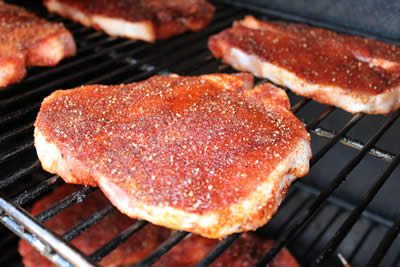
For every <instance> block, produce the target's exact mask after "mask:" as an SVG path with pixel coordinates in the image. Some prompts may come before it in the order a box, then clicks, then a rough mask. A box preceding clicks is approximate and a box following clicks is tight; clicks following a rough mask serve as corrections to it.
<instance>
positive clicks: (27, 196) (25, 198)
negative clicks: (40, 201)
mask: <svg viewBox="0 0 400 267" xmlns="http://www.w3.org/2000/svg"><path fill="white" fill-rule="evenodd" d="M58 178H59V176H58V175H54V176H52V177H50V178H49V179H47V180H45V181H43V182H41V183H40V184H39V185H37V186H35V187H34V188H33V189H31V190H26V191H25V192H23V193H22V194H19V195H18V196H17V197H16V198H14V202H15V203H16V204H17V205H20V206H23V205H24V204H26V203H28V202H29V201H31V200H33V199H35V198H37V197H38V196H39V195H41V194H42V193H43V192H46V191H48V190H49V189H50V186H52V185H54V184H55V183H56V182H57V181H58V180H59V179H58Z"/></svg>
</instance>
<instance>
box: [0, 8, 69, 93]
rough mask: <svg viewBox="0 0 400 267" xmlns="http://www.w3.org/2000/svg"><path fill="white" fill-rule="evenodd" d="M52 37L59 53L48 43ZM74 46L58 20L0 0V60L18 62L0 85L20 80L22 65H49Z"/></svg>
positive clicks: (66, 55) (22, 74)
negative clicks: (51, 21) (53, 20)
mask: <svg viewBox="0 0 400 267" xmlns="http://www.w3.org/2000/svg"><path fill="white" fill-rule="evenodd" d="M52 40H53V43H54V40H56V41H57V42H58V43H59V45H60V46H62V54H60V53H54V50H52V47H51V46H49V43H48V42H49V41H52ZM57 49H58V50H59V48H57ZM58 50H57V51H58ZM75 50H76V48H75V43H74V40H73V37H72V35H71V33H70V32H69V31H68V30H67V29H66V28H65V27H64V26H63V25H62V24H60V23H50V22H48V21H46V20H44V19H41V18H39V17H37V16H36V15H34V14H32V13H30V12H28V11H26V10H24V9H23V8H20V7H17V6H14V5H10V4H6V3H4V2H2V1H0V62H3V64H4V62H8V63H11V64H14V65H16V66H18V67H17V68H16V69H15V71H14V72H13V76H12V77H9V78H7V80H4V81H0V86H6V85H7V84H10V83H13V82H16V81H19V80H21V79H22V78H23V77H24V76H25V65H34V66H53V65H56V64H57V63H58V62H59V61H60V60H61V59H62V58H64V57H68V56H71V55H73V54H75ZM3 64H2V65H0V71H1V66H3Z"/></svg>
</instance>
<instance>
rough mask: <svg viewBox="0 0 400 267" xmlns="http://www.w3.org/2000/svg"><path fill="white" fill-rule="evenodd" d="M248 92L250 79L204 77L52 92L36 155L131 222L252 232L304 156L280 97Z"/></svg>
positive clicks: (302, 136) (304, 146)
mask: <svg viewBox="0 0 400 267" xmlns="http://www.w3.org/2000/svg"><path fill="white" fill-rule="evenodd" d="M252 87H253V79H252V76H251V75H249V74H239V75H229V74H210V75H202V76H197V77H180V76H177V75H175V76H154V77H152V78H150V79H148V80H145V81H142V82H138V83H132V84H126V85H117V86H102V85H90V86H83V87H80V88H76V89H72V90H67V91H56V92H54V93H53V94H51V95H50V96H49V97H47V98H46V99H45V100H44V101H43V103H42V106H41V109H40V112H39V114H38V117H37V119H36V122H35V146H36V150H37V153H38V156H39V159H40V161H41V163H42V166H43V168H44V169H45V170H47V171H49V172H51V173H57V174H59V175H60V176H61V177H62V178H63V179H64V180H65V181H66V182H68V183H76V184H85V185H91V186H97V185H98V186H99V187H100V188H101V190H102V191H103V192H104V193H105V195H106V196H107V197H108V198H109V199H110V201H111V202H112V203H113V204H114V205H115V206H116V207H117V208H118V209H119V210H120V211H121V212H123V213H125V214H127V215H128V216H130V217H132V218H141V219H145V220H148V221H150V222H152V223H154V224H158V225H163V226H166V227H170V228H172V229H179V230H186V231H191V232H194V233H198V234H200V235H203V236H205V237H210V238H220V237H223V236H226V235H228V234H231V233H234V232H242V231H247V230H254V229H256V228H258V227H260V226H262V225H264V224H265V223H266V222H267V221H268V220H269V219H270V218H271V216H272V215H273V214H274V213H275V211H276V210H277V208H278V206H279V204H280V203H281V201H282V199H283V197H284V195H285V193H286V191H287V189H288V187H289V185H290V184H291V183H292V182H293V181H294V180H295V179H296V178H298V177H301V176H303V175H305V174H306V173H307V172H308V169H309V158H310V154H311V153H310V140H309V135H308V133H307V132H306V130H305V128H304V126H303V124H302V123H301V122H300V121H299V120H298V119H297V118H296V117H295V116H294V115H293V114H292V113H291V112H290V110H289V109H288V107H289V101H288V98H287V96H286V94H285V93H284V92H283V91H282V90H281V89H278V88H276V87H274V86H272V85H270V84H263V85H260V86H258V87H256V88H255V89H252V90H250V89H251V88H252ZM247 89H248V90H247Z"/></svg>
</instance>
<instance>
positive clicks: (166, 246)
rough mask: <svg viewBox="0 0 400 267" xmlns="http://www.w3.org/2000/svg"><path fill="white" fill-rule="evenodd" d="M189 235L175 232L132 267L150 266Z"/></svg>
mask: <svg viewBox="0 0 400 267" xmlns="http://www.w3.org/2000/svg"><path fill="white" fill-rule="evenodd" d="M188 235H190V233H188V232H182V231H176V232H175V233H174V234H172V235H171V237H170V238H168V239H167V240H166V241H165V242H164V243H162V244H161V245H160V246H159V247H158V248H157V249H156V250H154V251H153V253H151V254H150V255H149V256H147V257H146V258H145V259H144V260H142V261H141V262H139V263H137V264H135V265H132V266H135V267H147V266H151V265H152V264H153V263H154V262H155V261H156V260H158V259H159V258H160V257H161V256H162V255H164V254H165V253H167V252H168V251H169V250H170V249H171V248H172V247H173V246H175V245H176V244H178V243H179V242H180V241H181V240H183V239H184V238H185V237H187V236H188Z"/></svg>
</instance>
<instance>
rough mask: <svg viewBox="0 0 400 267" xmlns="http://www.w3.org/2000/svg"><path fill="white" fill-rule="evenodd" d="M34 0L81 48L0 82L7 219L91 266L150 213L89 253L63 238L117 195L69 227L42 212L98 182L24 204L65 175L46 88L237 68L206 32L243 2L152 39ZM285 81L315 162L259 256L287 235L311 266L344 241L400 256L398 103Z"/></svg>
mask: <svg viewBox="0 0 400 267" xmlns="http://www.w3.org/2000/svg"><path fill="white" fill-rule="evenodd" d="M24 4H25V5H28V4H27V3H26V2H25V3H24ZM29 4H30V5H32V6H31V7H32V8H33V9H34V10H35V12H38V13H40V14H41V15H42V16H44V17H47V18H48V19H50V20H55V21H63V22H64V23H65V25H66V26H67V27H68V28H69V29H70V30H71V31H72V32H73V33H74V36H75V39H76V41H77V43H78V47H79V49H78V54H77V55H76V56H75V57H73V58H71V59H68V60H66V61H64V62H63V63H62V64H61V65H59V66H57V67H54V68H32V69H30V70H29V73H28V77H27V78H26V79H25V80H24V81H23V82H21V83H19V84H16V85H13V86H10V87H9V88H7V89H5V90H3V91H1V92H0V110H1V113H0V148H1V149H0V170H1V172H0V220H1V222H2V223H3V224H4V225H6V226H7V227H8V228H9V229H11V230H12V231H13V232H14V233H16V234H17V235H18V236H20V237H22V238H25V239H26V240H28V242H30V243H32V244H33V245H34V246H35V247H36V248H37V249H39V250H40V251H41V252H42V253H44V254H45V255H46V256H48V257H49V258H50V259H51V260H52V261H54V262H56V263H58V264H62V265H67V266H68V265H69V264H72V265H77V266H90V265H93V264H95V263H96V262H98V261H99V260H101V259H102V258H103V257H104V256H106V255H108V254H109V253H110V252H111V251H112V250H113V249H115V248H116V247H117V246H118V245H119V244H121V243H122V242H124V241H125V240H126V239H127V238H129V237H130V236H132V235H133V234H135V233H136V232H138V231H139V230H140V229H142V228H143V227H146V224H147V222H145V221H137V222H134V223H133V224H132V225H131V226H130V227H128V228H127V229H125V230H124V231H123V232H121V233H120V234H119V235H118V236H115V238H114V239H113V240H111V241H110V242H109V243H107V244H106V245H104V246H103V247H100V248H98V250H97V251H95V252H94V253H93V254H91V255H88V256H84V255H82V254H81V253H80V252H79V251H77V250H76V249H74V248H72V247H71V246H70V245H69V242H68V241H70V240H72V239H73V238H75V237H76V236H78V235H79V234H80V233H81V232H83V231H85V230H86V229H88V228H89V227H91V226H92V225H94V224H95V223H96V222H98V221H99V220H101V219H102V218H104V217H105V216H107V215H108V214H110V213H111V212H115V208H114V207H113V206H111V204H110V205H107V206H105V207H104V208H103V209H101V210H99V211H97V212H96V213H94V214H93V215H92V216H91V217H90V219H88V220H84V221H82V222H80V223H79V224H77V225H76V226H75V227H73V228H72V229H70V230H69V231H67V232H66V233H64V234H63V235H62V236H58V235H55V234H54V233H52V232H51V231H49V230H48V229H46V227H45V226H44V225H43V224H42V223H43V222H45V221H46V220H48V219H50V218H52V217H53V216H57V214H58V213H59V212H60V211H61V210H63V209H65V208H66V207H69V206H71V205H74V204H76V203H78V202H81V201H84V199H85V197H86V196H87V195H89V194H91V193H92V192H94V191H95V190H97V189H96V188H85V187H82V188H81V189H80V190H78V191H76V192H75V193H73V194H71V195H70V196H68V197H66V198H65V199H63V200H61V201H59V202H58V203H54V205H53V206H52V207H51V208H50V209H48V210H46V211H44V212H42V213H41V214H39V215H38V216H36V217H35V218H33V217H32V216H31V215H30V214H29V212H27V210H26V209H27V208H29V206H30V204H31V203H32V202H33V201H34V200H36V199H38V198H40V197H41V196H42V195H44V194H46V193H47V192H49V191H50V190H52V189H54V188H56V187H57V186H59V185H60V184H61V183H62V181H61V179H59V177H57V176H51V175H49V174H48V173H45V172H44V171H43V170H41V168H40V164H39V162H38V160H37V157H36V154H35V150H34V147H33V138H32V136H33V134H32V133H33V121H34V119H35V117H36V113H37V111H38V109H39V106H40V103H41V101H42V99H43V98H44V97H45V96H47V95H48V94H50V93H51V92H52V91H54V90H55V89H59V88H70V87H74V86H78V85H81V84H89V83H103V84H115V83H123V82H125V83H126V82H132V81H138V80H142V79H145V78H148V77H150V76H151V75H154V74H166V73H171V72H175V73H179V74H183V75H195V74H202V73H211V72H234V70H232V69H231V68H229V67H228V66H226V65H224V64H222V63H221V62H219V61H217V60H215V59H213V58H212V56H211V55H210V53H209V52H208V50H207V38H208V36H209V35H210V34H213V33H216V32H218V31H220V30H222V29H224V28H226V27H228V26H230V25H231V24H232V21H234V20H236V19H239V18H241V17H242V16H243V15H245V14H247V13H248V11H247V12H246V11H245V10H243V9H237V8H234V7H231V6H223V5H217V14H216V18H215V20H214V22H213V23H212V24H211V25H210V26H209V27H208V28H206V29H205V30H204V31H202V32H199V33H188V34H184V35H182V36H178V37H175V38H173V39H171V40H166V41H161V42H158V43H156V44H154V45H150V44H145V43H142V42H135V41H130V40H123V39H118V38H112V37H108V36H106V35H104V34H102V33H99V32H95V31H93V30H91V29H88V28H84V27H81V26H80V25H78V24H76V23H73V22H70V21H67V20H63V19H60V18H59V17H57V16H54V15H49V14H47V13H46V12H45V11H44V10H43V9H42V8H41V7H39V6H36V4H35V3H29ZM252 13H253V14H254V12H252ZM255 15H258V16H260V17H263V18H264V19H275V18H274V17H271V16H267V17H265V16H263V14H255ZM288 93H289V96H290V98H291V102H292V104H293V107H292V110H293V112H294V113H296V114H297V115H298V116H299V117H300V118H301V119H303V121H304V123H305V124H306V125H307V129H308V130H309V131H310V132H311V133H312V138H313V140H312V147H313V153H314V154H313V158H312V160H311V165H312V169H311V172H310V174H309V175H308V176H307V177H305V178H304V179H302V180H300V181H299V182H297V183H295V184H294V186H293V187H292V188H291V190H290V191H289V194H288V196H287V198H286V200H285V201H284V203H283V204H282V206H281V208H280V209H279V211H278V213H277V214H276V216H274V218H273V220H272V221H271V222H270V223H269V224H267V225H266V226H265V227H263V228H262V229H260V230H259V231H258V232H259V234H261V235H265V236H269V237H271V238H274V239H276V240H277V242H276V245H275V247H274V248H273V249H271V250H270V251H266V254H265V256H264V258H262V259H260V266H262V265H265V263H267V262H269V261H270V260H271V259H272V258H273V257H274V256H275V255H276V253H277V252H278V251H279V249H280V248H282V247H284V246H287V247H288V248H289V249H290V250H291V251H292V252H293V253H294V255H295V256H296V257H297V258H298V259H299V261H300V262H301V263H302V264H303V265H304V266H331V265H332V266H337V265H339V260H338V259H339V258H338V257H337V254H338V253H340V254H341V255H343V256H344V257H345V258H346V259H347V260H348V261H349V262H351V264H353V265H355V266H359V265H366V264H371V265H378V264H379V263H382V264H383V265H384V266H395V265H397V264H400V253H399V251H400V250H399V249H400V239H399V238H398V237H397V235H398V233H399V231H400V213H398V211H397V210H396V207H395V206H396V205H395V204H396V203H397V202H398V201H399V198H400V196H399V194H396V193H397V192H396V186H400V184H399V183H400V182H398V181H396V178H399V170H397V169H396V168H397V167H398V165H399V162H400V155H399V153H400V145H399V143H398V137H397V136H398V135H399V133H400V120H399V119H398V117H399V116H400V112H395V113H393V114H390V115H387V116H366V115H362V114H355V115H352V114H348V113H345V112H343V111H341V110H338V109H336V108H333V107H329V106H324V105H320V104H318V103H315V102H313V101H310V100H308V99H304V98H301V97H298V96H295V95H293V94H291V93H290V92H288ZM397 188H398V187H397ZM392 206H394V208H391V207H392ZM0 233H1V236H2V238H1V239H0V248H1V249H2V251H3V253H2V255H1V256H0V266H21V262H20V258H19V256H18V253H17V251H16V243H17V237H16V236H15V235H13V234H11V233H10V232H9V231H8V230H7V229H6V228H4V227H3V228H0ZM187 235H189V233H186V232H179V231H178V232H175V233H174V234H173V235H172V236H171V237H170V238H169V239H168V240H166V241H165V242H164V243H163V244H161V245H160V247H159V248H157V249H156V250H155V251H153V253H151V254H150V255H149V256H148V257H147V258H145V259H143V261H142V262H140V263H138V264H137V265H136V266H148V265H150V264H151V263H153V262H155V261H157V259H159V258H160V256H162V255H163V254H165V253H166V252H167V251H168V250H169V249H170V248H172V247H173V246H175V245H179V242H180V241H181V240H182V239H184V238H185V237H186V236H187ZM239 236H240V234H235V235H232V236H229V237H227V238H226V239H224V240H222V241H221V242H220V243H219V244H218V245H217V246H216V247H215V248H214V249H213V250H212V251H211V252H210V253H209V255H208V256H207V257H205V258H204V259H203V260H202V261H201V262H200V263H199V265H198V266H208V265H209V264H210V263H212V262H213V260H215V259H216V258H217V257H218V256H219V255H220V254H221V253H223V252H224V251H225V250H226V249H227V248H228V247H229V246H230V245H231V244H232V243H233V242H236V240H237V238H238V237H239Z"/></svg>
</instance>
